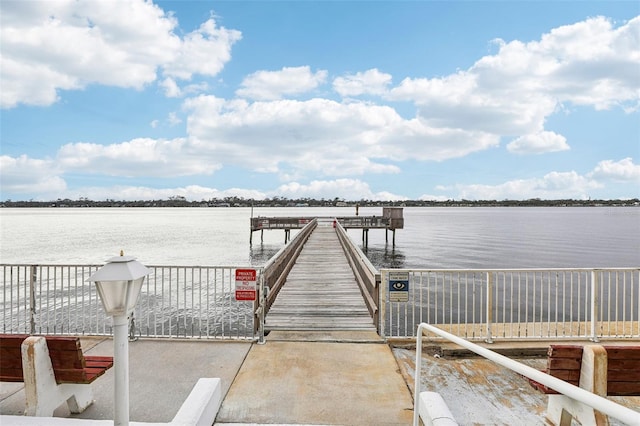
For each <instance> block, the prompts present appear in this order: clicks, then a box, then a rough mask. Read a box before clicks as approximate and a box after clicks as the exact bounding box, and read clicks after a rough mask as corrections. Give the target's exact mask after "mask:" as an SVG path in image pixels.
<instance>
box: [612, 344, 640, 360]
mask: <svg viewBox="0 0 640 426" xmlns="http://www.w3.org/2000/svg"><path fill="white" fill-rule="evenodd" d="M604 348H605V350H606V351H607V359H608V360H612V359H629V360H630V359H640V346H605V347H604Z"/></svg>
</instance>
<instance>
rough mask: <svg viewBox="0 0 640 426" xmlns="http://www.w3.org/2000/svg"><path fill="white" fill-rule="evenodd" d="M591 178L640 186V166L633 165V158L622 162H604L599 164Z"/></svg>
mask: <svg viewBox="0 0 640 426" xmlns="http://www.w3.org/2000/svg"><path fill="white" fill-rule="evenodd" d="M589 176H590V177H592V178H594V179H598V180H614V181H618V182H629V183H636V184H639V185H640V164H633V159H632V158H631V157H627V158H624V159H622V160H620V161H613V160H604V161H601V162H599V163H598V165H597V166H596V167H595V168H594V169H593V172H591V173H590V174H589Z"/></svg>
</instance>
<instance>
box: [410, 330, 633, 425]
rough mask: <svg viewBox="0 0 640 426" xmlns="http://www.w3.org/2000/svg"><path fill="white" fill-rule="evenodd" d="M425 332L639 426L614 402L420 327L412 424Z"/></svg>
mask: <svg viewBox="0 0 640 426" xmlns="http://www.w3.org/2000/svg"><path fill="white" fill-rule="evenodd" d="M424 330H427V331H429V332H431V333H433V334H435V335H437V336H439V337H442V338H444V339H446V340H449V341H450V342H453V343H455V344H457V345H460V346H462V347H463V348H465V349H468V350H470V351H472V352H475V353H476V354H478V355H480V356H482V357H484V358H486V359H488V360H490V361H493V362H495V363H496V364H499V365H501V366H503V367H505V368H508V369H509V370H512V371H515V372H516V373H519V374H521V375H523V376H525V377H528V378H530V379H532V380H535V381H536V382H538V383H542V384H543V385H545V386H548V387H550V388H551V389H554V390H555V391H557V392H560V393H561V394H563V395H566V396H568V397H570V398H572V399H574V400H576V401H579V402H581V403H583V404H586V405H588V406H590V407H593V408H594V409H596V410H598V411H600V412H602V413H604V414H606V415H608V416H610V417H613V418H614V419H617V420H620V421H622V422H624V423H625V424H629V425H637V424H638V421H639V420H640V414H639V413H638V412H636V411H634V410H632V409H630V408H627V407H625V406H622V405H620V404H617V403H615V402H613V401H610V400H608V399H606V398H603V397H601V396H598V395H596V394H594V393H591V392H589V391H587V390H584V389H582V388H580V387H578V386H574V385H572V384H570V383H568V382H565V381H564V380H560V379H558V378H556V377H553V376H550V375H549V374H547V373H544V372H542V371H539V370H536V369H535V368H532V367H529V366H528V365H524V364H522V363H519V362H518V361H514V360H512V359H509V358H507V357H506V356H504V355H500V354H498V353H496V352H493V351H491V350H489V349H486V348H483V347H482V346H479V345H476V344H475V343H471V342H468V341H466V340H465V339H461V338H460V337H457V336H454V335H453V334H450V333H447V332H446V331H443V330H441V329H439V328H437V327H434V326H433V325H430V324H426V323H421V324H419V325H418V327H417V334H418V336H417V342H416V370H415V377H414V395H413V396H414V404H413V424H414V426H417V425H418V424H419V419H418V416H419V413H420V406H419V401H420V372H421V367H422V335H423V332H424Z"/></svg>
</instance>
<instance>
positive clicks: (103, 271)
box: [89, 252, 150, 426]
mask: <svg viewBox="0 0 640 426" xmlns="http://www.w3.org/2000/svg"><path fill="white" fill-rule="evenodd" d="M135 259H136V258H135V257H133V256H124V253H123V252H120V256H116V257H112V258H111V259H109V260H108V261H107V264H105V265H104V266H103V267H102V268H100V269H98V270H97V271H96V272H95V273H94V274H93V275H91V276H90V277H89V281H93V282H95V283H96V287H97V289H98V294H99V295H100V299H101V300H102V306H103V307H104V310H105V312H106V313H107V315H109V316H112V317H113V356H114V373H115V380H114V383H115V390H114V398H113V402H114V417H113V424H114V425H118V426H121V425H122V426H126V425H128V424H129V340H128V336H127V328H128V325H129V320H128V318H129V315H130V314H131V313H132V312H133V308H134V307H135V305H136V302H137V301H138V296H139V295H140V289H141V288H142V282H143V281H144V278H145V277H146V276H147V275H149V272H150V270H149V269H148V268H147V267H146V266H144V265H143V264H141V263H140V262H137V261H136V260H135Z"/></svg>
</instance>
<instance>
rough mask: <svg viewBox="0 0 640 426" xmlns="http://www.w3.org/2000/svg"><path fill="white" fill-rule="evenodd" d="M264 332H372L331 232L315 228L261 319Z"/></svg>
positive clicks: (352, 280)
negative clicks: (264, 317)
mask: <svg viewBox="0 0 640 426" xmlns="http://www.w3.org/2000/svg"><path fill="white" fill-rule="evenodd" d="M265 327H266V329H267V330H292V331H301V330H360V329H366V330H375V326H374V324H373V320H372V319H371V316H370V315H369V312H368V310H367V307H366V305H365V303H364V299H363V298H362V295H361V293H360V289H359V287H358V284H357V283H356V281H355V276H354V274H353V271H351V268H350V266H349V262H348V261H347V258H346V256H345V254H344V251H343V250H342V246H341V245H340V242H339V240H338V237H337V235H336V233H335V230H334V229H333V228H331V227H321V226H319V227H317V228H316V229H315V230H314V232H313V233H312V234H311V236H310V237H309V240H308V241H307V243H306V244H305V246H304V247H303V249H302V251H301V253H300V256H299V257H298V259H297V261H296V264H295V265H294V266H293V268H292V269H291V271H290V273H289V275H288V277H287V280H286V283H285V285H284V286H283V287H282V289H281V290H280V292H279V293H278V297H277V298H276V300H275V302H274V304H273V306H272V307H271V310H270V311H269V313H268V314H267V317H266V320H265Z"/></svg>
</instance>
